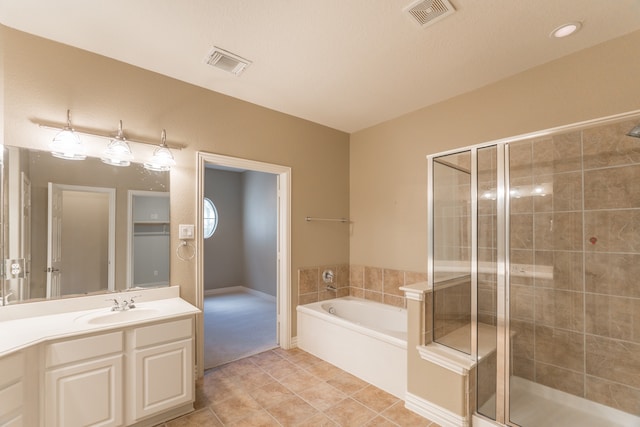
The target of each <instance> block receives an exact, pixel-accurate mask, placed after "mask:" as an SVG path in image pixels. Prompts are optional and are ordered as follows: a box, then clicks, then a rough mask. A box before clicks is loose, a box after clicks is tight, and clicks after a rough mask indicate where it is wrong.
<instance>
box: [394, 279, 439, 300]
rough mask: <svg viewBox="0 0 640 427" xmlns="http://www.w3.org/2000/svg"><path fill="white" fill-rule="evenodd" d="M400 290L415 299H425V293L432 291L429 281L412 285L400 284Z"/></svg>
mask: <svg viewBox="0 0 640 427" xmlns="http://www.w3.org/2000/svg"><path fill="white" fill-rule="evenodd" d="M400 290H401V291H403V292H404V296H405V298H407V299H410V300H413V301H424V299H425V294H426V293H429V292H431V291H432V289H431V288H430V287H429V283H428V282H420V283H414V284H412V285H406V286H400Z"/></svg>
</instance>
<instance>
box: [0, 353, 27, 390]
mask: <svg viewBox="0 0 640 427" xmlns="http://www.w3.org/2000/svg"><path fill="white" fill-rule="evenodd" d="M23 375H24V354H23V353H22V352H18V353H15V354H11V355H9V356H6V357H3V358H2V359H0V387H2V386H4V385H7V384H11V383H14V382H16V381H17V380H19V379H20V378H22V376H23Z"/></svg>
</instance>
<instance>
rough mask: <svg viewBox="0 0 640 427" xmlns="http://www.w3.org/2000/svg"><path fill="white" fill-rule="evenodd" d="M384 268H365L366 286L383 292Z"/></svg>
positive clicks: (371, 289)
mask: <svg viewBox="0 0 640 427" xmlns="http://www.w3.org/2000/svg"><path fill="white" fill-rule="evenodd" d="M382 271H383V269H382V268H376V267H365V268H364V288H365V289H367V290H369V291H374V292H382Z"/></svg>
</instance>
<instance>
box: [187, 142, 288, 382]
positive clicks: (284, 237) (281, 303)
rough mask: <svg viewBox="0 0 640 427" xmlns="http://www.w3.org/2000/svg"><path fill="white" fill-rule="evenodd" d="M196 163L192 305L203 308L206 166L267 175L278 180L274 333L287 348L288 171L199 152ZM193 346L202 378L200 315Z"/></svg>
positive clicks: (284, 168) (283, 167)
mask: <svg viewBox="0 0 640 427" xmlns="http://www.w3.org/2000/svg"><path fill="white" fill-rule="evenodd" d="M197 161H198V164H197V176H198V185H197V190H196V206H197V210H196V217H197V222H196V224H197V226H196V229H197V230H199V231H198V232H197V233H196V253H197V261H196V264H197V267H196V304H197V306H198V308H199V309H201V310H202V309H203V308H204V258H203V252H204V251H203V249H204V236H203V235H202V233H201V232H200V230H202V229H203V217H202V216H203V203H204V202H203V200H204V178H205V170H206V167H207V165H214V166H223V167H228V168H233V169H240V170H249V171H255V172H265V173H271V174H275V175H277V177H278V231H277V235H278V245H277V252H278V254H277V259H278V273H277V283H278V291H277V292H278V297H277V306H278V308H277V319H278V320H277V323H278V330H277V331H278V343H279V345H280V347H282V348H284V349H289V348H291V274H290V271H291V267H290V266H291V168H290V167H287V166H280V165H275V164H271V163H263V162H258V161H254V160H247V159H240V158H237V157H228V156H222V155H219V154H211V153H205V152H202V151H199V152H198V156H197ZM196 347H197V348H196V353H197V356H196V359H197V365H198V377H202V376H203V375H204V316H203V315H202V314H199V315H198V321H197V325H196Z"/></svg>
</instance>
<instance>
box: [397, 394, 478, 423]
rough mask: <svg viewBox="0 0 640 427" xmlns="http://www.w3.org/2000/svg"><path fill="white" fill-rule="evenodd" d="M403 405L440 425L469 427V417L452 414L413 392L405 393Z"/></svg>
mask: <svg viewBox="0 0 640 427" xmlns="http://www.w3.org/2000/svg"><path fill="white" fill-rule="evenodd" d="M405 407H406V408H407V409H409V410H411V411H413V412H415V413H417V414H419V415H421V416H423V417H425V418H428V419H430V420H431V421H435V422H436V423H438V424H440V425H441V426H442V427H469V426H470V424H469V419H468V418H465V417H463V416H461V415H458V414H454V413H453V412H451V411H449V410H448V409H445V408H442V407H441V406H438V405H436V404H434V403H431V402H429V401H428V400H425V399H423V398H421V397H419V396H416V395H415V394H411V393H408V392H407V394H406V395H405Z"/></svg>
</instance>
